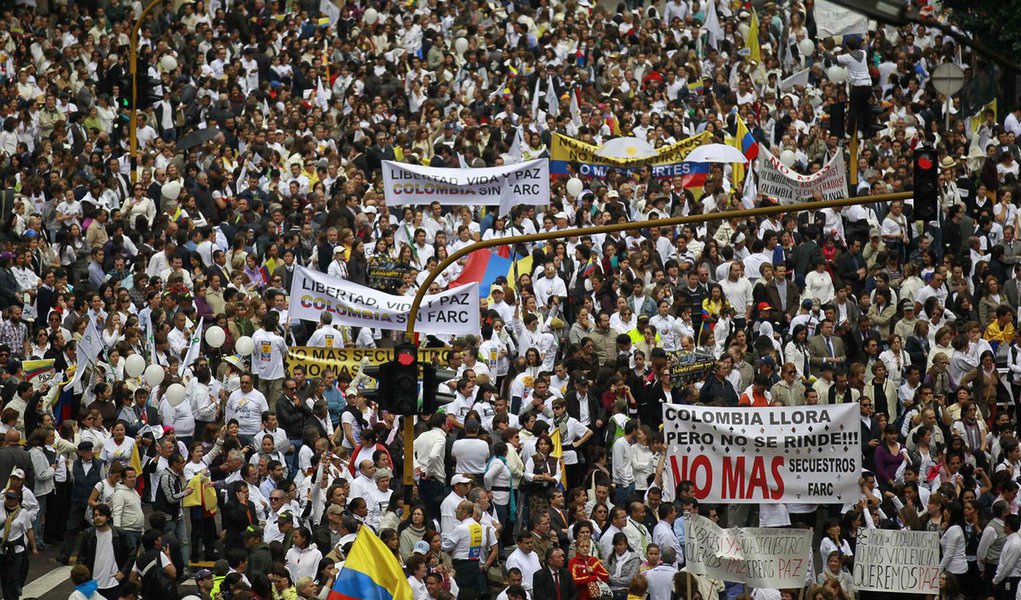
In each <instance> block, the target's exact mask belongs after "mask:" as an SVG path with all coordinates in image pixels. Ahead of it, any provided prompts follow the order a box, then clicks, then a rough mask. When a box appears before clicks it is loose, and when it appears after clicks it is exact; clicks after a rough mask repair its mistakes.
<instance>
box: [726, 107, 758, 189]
mask: <svg viewBox="0 0 1021 600" xmlns="http://www.w3.org/2000/svg"><path fill="white" fill-rule="evenodd" d="M733 146H734V147H735V148H737V149H738V150H740V151H741V154H744V157H745V158H747V159H748V160H750V161H752V160H755V157H757V156H758V155H759V142H758V141H756V139H755V138H754V137H753V136H752V133H751V131H749V130H748V126H747V125H746V124H745V122H744V120H743V119H742V118H741V117H740V115H738V117H737V135H735V136H734V139H733ZM745 169H746V167H745V165H742V164H739V163H734V165H733V168H732V170H731V174H732V175H733V179H732V182H733V184H734V189H741V187H742V184H743V182H744V176H745Z"/></svg>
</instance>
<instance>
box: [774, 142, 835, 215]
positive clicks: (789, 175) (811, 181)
mask: <svg viewBox="0 0 1021 600" xmlns="http://www.w3.org/2000/svg"><path fill="white" fill-rule="evenodd" d="M758 167H759V168H758V172H759V182H758V183H759V193H760V194H763V195H766V196H770V197H775V198H778V199H779V200H780V204H794V203H797V202H808V201H810V200H812V198H813V194H815V192H817V191H818V192H821V193H822V198H823V200H836V199H838V198H847V170H846V169H845V168H844V155H843V153H841V152H837V153H836V155H835V156H834V157H833V158H832V159H830V162H828V163H826V164H825V165H823V167H822V168H821V169H819V170H818V171H817V172H815V173H813V174H811V175H801V174H800V173H797V172H795V171H793V170H791V169H788V168H787V167H785V166H784V165H783V164H782V163H781V162H780V159H778V158H777V157H775V156H773V155H772V154H770V153H769V150H766V149H765V148H763V147H762V146H761V145H760V146H759V158H758Z"/></svg>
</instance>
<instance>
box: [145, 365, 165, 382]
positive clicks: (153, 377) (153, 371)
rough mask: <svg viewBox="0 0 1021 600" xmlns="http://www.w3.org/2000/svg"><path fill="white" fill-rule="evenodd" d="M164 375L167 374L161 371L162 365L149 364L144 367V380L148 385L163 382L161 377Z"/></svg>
mask: <svg viewBox="0 0 1021 600" xmlns="http://www.w3.org/2000/svg"><path fill="white" fill-rule="evenodd" d="M166 376H167V374H166V372H165V371H163V367H161V366H159V365H149V366H148V367H146V368H145V382H146V383H147V384H149V386H150V387H156V386H157V385H159V384H161V383H163V378H164V377H166Z"/></svg>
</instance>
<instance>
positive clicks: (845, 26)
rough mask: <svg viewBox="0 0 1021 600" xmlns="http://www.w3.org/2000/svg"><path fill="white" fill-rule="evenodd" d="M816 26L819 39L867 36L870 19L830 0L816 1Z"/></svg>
mask: <svg viewBox="0 0 1021 600" xmlns="http://www.w3.org/2000/svg"><path fill="white" fill-rule="evenodd" d="M815 25H816V28H817V29H818V32H819V35H818V37H819V39H822V38H827V37H834V36H837V37H843V36H845V35H865V33H866V32H868V29H869V19H868V17H866V16H865V15H863V14H861V13H858V12H855V11H853V10H851V9H849V8H844V7H843V6H840V5H838V4H834V3H833V2H830V1H829V0H815Z"/></svg>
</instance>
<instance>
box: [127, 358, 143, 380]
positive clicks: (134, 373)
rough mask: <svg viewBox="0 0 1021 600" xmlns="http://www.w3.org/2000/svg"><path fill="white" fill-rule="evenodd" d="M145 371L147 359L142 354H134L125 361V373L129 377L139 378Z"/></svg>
mask: <svg viewBox="0 0 1021 600" xmlns="http://www.w3.org/2000/svg"><path fill="white" fill-rule="evenodd" d="M144 370H145V359H144V358H142V355H141V354H132V355H131V356H129V357H127V358H125V359H124V372H125V373H127V374H128V377H138V376H139V375H141V374H142V371H144Z"/></svg>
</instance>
